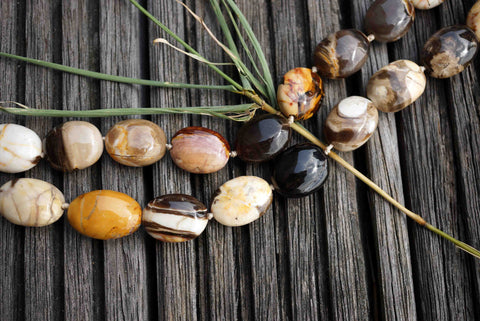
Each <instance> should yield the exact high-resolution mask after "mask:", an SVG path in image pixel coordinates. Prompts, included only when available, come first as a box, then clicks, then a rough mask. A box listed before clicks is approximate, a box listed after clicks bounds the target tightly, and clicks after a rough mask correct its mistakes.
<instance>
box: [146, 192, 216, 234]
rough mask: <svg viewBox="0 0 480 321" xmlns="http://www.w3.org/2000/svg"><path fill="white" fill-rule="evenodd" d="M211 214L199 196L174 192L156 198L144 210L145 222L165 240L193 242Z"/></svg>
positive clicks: (205, 225) (154, 232) (147, 228)
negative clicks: (198, 198)
mask: <svg viewBox="0 0 480 321" xmlns="http://www.w3.org/2000/svg"><path fill="white" fill-rule="evenodd" d="M210 218H211V214H209V213H207V207H206V206H205V205H203V203H201V202H200V201H198V200H197V199H196V198H195V197H192V196H189V195H183V194H170V195H164V196H160V197H157V198H155V199H154V200H152V201H150V202H149V203H148V205H147V207H145V209H144V210H143V217H142V224H143V226H144V227H145V230H146V231H147V233H148V234H150V236H152V237H153V238H155V239H157V240H160V241H163V242H184V241H189V240H192V239H194V238H196V237H197V236H199V235H200V234H202V232H203V230H204V229H205V227H207V223H208V220H209V219H210Z"/></svg>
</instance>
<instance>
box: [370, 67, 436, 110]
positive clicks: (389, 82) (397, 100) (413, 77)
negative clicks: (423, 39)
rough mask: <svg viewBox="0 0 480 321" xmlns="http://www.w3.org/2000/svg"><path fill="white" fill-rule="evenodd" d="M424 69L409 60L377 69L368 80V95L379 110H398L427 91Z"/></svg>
mask: <svg viewBox="0 0 480 321" xmlns="http://www.w3.org/2000/svg"><path fill="white" fill-rule="evenodd" d="M426 84H427V79H426V77H425V73H424V72H423V69H422V68H420V67H419V66H418V65H417V64H416V63H414V62H412V61H409V60H397V61H394V62H392V63H391V64H389V65H387V66H385V67H383V68H382V69H380V70H379V71H377V72H376V73H375V74H374V75H373V76H372V77H371V78H370V80H369V81H368V85H367V97H368V98H369V99H370V100H371V101H372V102H373V104H374V105H375V107H377V108H378V110H381V111H383V112H386V113H387V112H396V111H399V110H402V109H403V108H405V107H407V106H408V105H410V104H412V103H413V102H414V101H415V100H417V99H418V97H420V96H421V95H422V94H423V92H424V91H425V86H426Z"/></svg>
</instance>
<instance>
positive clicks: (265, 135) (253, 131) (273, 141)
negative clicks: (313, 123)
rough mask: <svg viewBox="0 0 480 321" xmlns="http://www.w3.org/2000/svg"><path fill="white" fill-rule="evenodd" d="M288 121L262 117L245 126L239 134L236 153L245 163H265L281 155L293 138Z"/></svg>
mask: <svg viewBox="0 0 480 321" xmlns="http://www.w3.org/2000/svg"><path fill="white" fill-rule="evenodd" d="M291 132H292V131H291V129H290V125H289V123H288V121H287V120H286V119H285V118H283V117H280V116H277V115H268V114H267V115H262V116H259V117H255V118H254V119H252V120H251V121H249V122H248V123H246V124H244V125H243V126H242V127H241V128H240V130H239V131H238V134H237V141H236V146H235V149H236V152H237V154H238V157H240V159H241V160H243V161H245V162H263V161H267V160H270V159H272V158H273V157H275V156H276V155H277V154H278V153H280V152H281V151H282V150H283V149H284V148H285V146H287V143H288V141H289V140H290V137H291Z"/></svg>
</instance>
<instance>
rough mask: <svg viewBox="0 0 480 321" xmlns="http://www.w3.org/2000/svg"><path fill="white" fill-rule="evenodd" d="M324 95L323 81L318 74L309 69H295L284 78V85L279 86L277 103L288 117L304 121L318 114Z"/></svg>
mask: <svg viewBox="0 0 480 321" xmlns="http://www.w3.org/2000/svg"><path fill="white" fill-rule="evenodd" d="M323 95H324V93H323V83H322V79H321V78H320V77H319V76H318V75H317V74H316V73H314V72H312V70H311V69H308V68H295V69H292V70H290V71H288V72H287V73H286V74H285V75H284V76H283V84H282V85H280V86H278V91H277V101H278V104H279V106H280V110H281V111H282V113H283V114H284V115H285V116H286V117H289V116H294V117H295V119H296V120H303V119H308V118H310V117H312V116H313V115H314V114H315V113H316V112H317V110H318V109H319V108H320V104H321V102H322V98H323Z"/></svg>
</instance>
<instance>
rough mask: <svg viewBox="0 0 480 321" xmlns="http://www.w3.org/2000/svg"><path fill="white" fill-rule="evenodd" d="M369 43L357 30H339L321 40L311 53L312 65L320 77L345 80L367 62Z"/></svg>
mask: <svg viewBox="0 0 480 321" xmlns="http://www.w3.org/2000/svg"><path fill="white" fill-rule="evenodd" d="M369 48H370V41H368V39H367V37H366V36H365V35H364V34H363V33H362V32H361V31H359V30H356V29H347V30H340V31H337V32H335V33H333V34H330V35H329V36H327V38H325V39H323V40H322V42H320V43H319V44H318V45H317V47H316V48H315V51H314V53H313V64H314V65H315V67H316V68H317V72H318V74H319V75H320V76H322V77H327V78H331V79H336V78H345V77H348V76H350V75H352V74H353V73H355V72H357V71H358V70H360V69H361V68H362V66H363V64H364V63H365V61H367V58H368V50H369Z"/></svg>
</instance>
